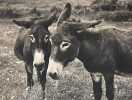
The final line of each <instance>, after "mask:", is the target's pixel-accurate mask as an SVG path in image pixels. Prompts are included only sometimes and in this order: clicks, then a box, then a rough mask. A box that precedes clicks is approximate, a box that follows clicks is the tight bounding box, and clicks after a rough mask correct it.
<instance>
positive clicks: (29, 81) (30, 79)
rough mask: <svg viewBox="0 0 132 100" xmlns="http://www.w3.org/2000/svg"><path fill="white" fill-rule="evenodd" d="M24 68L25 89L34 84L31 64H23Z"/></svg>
mask: <svg viewBox="0 0 132 100" xmlns="http://www.w3.org/2000/svg"><path fill="white" fill-rule="evenodd" d="M25 69H26V72H27V89H31V87H32V86H33V85H34V81H33V66H32V65H28V64H25Z"/></svg>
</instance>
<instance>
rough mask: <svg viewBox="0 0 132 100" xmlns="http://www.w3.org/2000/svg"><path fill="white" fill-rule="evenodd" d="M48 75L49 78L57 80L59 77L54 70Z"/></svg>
mask: <svg viewBox="0 0 132 100" xmlns="http://www.w3.org/2000/svg"><path fill="white" fill-rule="evenodd" d="M49 76H50V77H51V78H53V79H55V80H57V79H58V78H59V77H58V75H57V73H56V72H54V73H49Z"/></svg>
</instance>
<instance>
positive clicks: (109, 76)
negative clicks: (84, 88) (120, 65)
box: [104, 73, 114, 100]
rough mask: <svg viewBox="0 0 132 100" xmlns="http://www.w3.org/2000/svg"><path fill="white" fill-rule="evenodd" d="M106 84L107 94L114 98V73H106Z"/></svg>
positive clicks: (112, 99)
mask: <svg viewBox="0 0 132 100" xmlns="http://www.w3.org/2000/svg"><path fill="white" fill-rule="evenodd" d="M104 79H105V84H106V96H107V99H108V100H114V73H105V74H104Z"/></svg>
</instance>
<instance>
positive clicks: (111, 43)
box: [47, 18, 132, 100]
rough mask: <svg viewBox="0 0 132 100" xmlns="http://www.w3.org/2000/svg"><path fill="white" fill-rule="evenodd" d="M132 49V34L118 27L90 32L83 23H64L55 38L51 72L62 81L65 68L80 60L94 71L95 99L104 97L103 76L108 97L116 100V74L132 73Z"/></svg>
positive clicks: (53, 39) (95, 29)
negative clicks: (61, 77) (76, 59)
mask: <svg viewBox="0 0 132 100" xmlns="http://www.w3.org/2000/svg"><path fill="white" fill-rule="evenodd" d="M62 19H63V18H62ZM58 22H59V21H58ZM131 49H132V33H123V31H119V30H118V29H116V28H115V27H112V28H102V29H98V28H88V29H86V27H83V26H82V25H81V24H79V23H76V24H75V23H71V22H61V23H60V24H58V26H57V29H56V32H55V33H54V34H53V35H52V36H51V56H50V58H49V66H48V71H47V73H48V75H49V76H51V77H52V78H53V79H59V76H60V75H61V73H62V70H63V68H64V67H65V66H66V65H67V64H68V63H69V62H70V61H73V60H74V58H75V57H77V58H78V59H80V60H81V61H82V62H83V64H84V67H85V68H86V69H87V70H88V71H89V72H90V75H91V78H92V81H93V91H94V96H95V100H101V97H102V88H101V87H102V77H104V80H105V85H106V97H107V99H108V100H113V99H114V73H115V71H118V72H123V73H132V51H131Z"/></svg>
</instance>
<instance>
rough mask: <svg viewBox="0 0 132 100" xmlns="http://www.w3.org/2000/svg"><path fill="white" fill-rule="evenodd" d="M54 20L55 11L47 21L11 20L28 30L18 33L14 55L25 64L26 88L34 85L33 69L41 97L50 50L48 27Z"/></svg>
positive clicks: (40, 19) (39, 19) (41, 19)
mask: <svg viewBox="0 0 132 100" xmlns="http://www.w3.org/2000/svg"><path fill="white" fill-rule="evenodd" d="M55 18H56V11H54V12H52V14H51V15H50V17H49V18H47V19H43V18H38V19H37V18H36V19H34V20H29V21H22V20H19V21H18V20H13V22H14V23H15V24H16V25H18V26H20V27H24V28H26V29H27V30H28V32H27V33H20V34H19V35H18V37H17V40H16V44H15V47H14V51H15V55H16V56H17V57H18V58H19V59H20V60H23V61H24V62H25V69H26V72H27V86H28V87H29V89H30V88H31V87H32V86H33V85H34V82H33V78H32V75H33V67H35V68H36V70H37V76H38V81H39V82H40V84H41V86H42V90H43V96H45V92H44V91H45V83H46V73H47V68H48V63H49V56H50V49H51V44H50V41H49V35H50V32H49V30H48V27H49V26H50V25H51V24H52V23H53V21H54V20H55Z"/></svg>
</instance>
